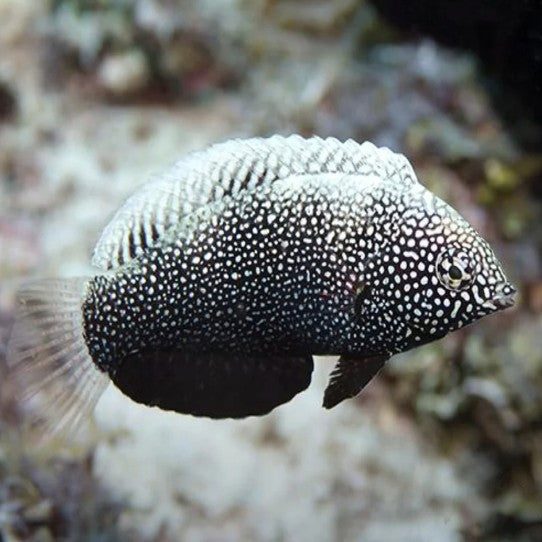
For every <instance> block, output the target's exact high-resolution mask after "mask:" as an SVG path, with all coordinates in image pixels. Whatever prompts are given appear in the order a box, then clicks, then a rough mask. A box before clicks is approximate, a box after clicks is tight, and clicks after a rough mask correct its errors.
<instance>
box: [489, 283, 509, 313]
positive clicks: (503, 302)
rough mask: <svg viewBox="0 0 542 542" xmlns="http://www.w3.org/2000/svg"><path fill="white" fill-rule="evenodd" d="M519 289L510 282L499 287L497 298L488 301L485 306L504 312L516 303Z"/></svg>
mask: <svg viewBox="0 0 542 542" xmlns="http://www.w3.org/2000/svg"><path fill="white" fill-rule="evenodd" d="M516 293H517V289H516V288H515V287H514V286H513V285H512V284H510V283H509V282H504V283H502V284H500V285H499V286H497V288H496V291H495V296H494V297H493V298H492V299H490V300H489V301H486V303H485V305H487V306H488V307H489V308H494V309H495V310H502V309H507V308H509V307H512V306H513V305H514V303H515V301H516Z"/></svg>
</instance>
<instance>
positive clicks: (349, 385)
mask: <svg viewBox="0 0 542 542" xmlns="http://www.w3.org/2000/svg"><path fill="white" fill-rule="evenodd" d="M388 359H389V355H387V354H379V355H375V356H370V357H366V358H362V359H352V358H348V357H345V356H341V357H340V359H339V361H338V362H337V365H335V368H334V369H333V371H332V372H331V376H330V379H329V384H328V385H327V388H326V391H325V393H324V404H323V406H324V407H325V408H333V407H334V406H335V405H338V404H339V403H340V402H342V401H344V400H345V399H349V398H350V397H354V396H356V395H357V394H358V393H359V392H360V391H361V390H362V389H363V388H364V387H365V386H366V385H367V384H368V383H369V382H370V381H371V379H372V378H373V377H374V376H375V375H376V374H377V373H378V371H380V369H382V367H383V366H384V363H386V361H387V360H388Z"/></svg>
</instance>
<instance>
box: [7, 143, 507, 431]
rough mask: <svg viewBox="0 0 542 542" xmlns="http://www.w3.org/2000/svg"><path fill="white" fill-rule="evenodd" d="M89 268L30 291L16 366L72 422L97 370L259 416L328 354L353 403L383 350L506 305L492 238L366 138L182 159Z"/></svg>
mask: <svg viewBox="0 0 542 542" xmlns="http://www.w3.org/2000/svg"><path fill="white" fill-rule="evenodd" d="M93 263H94V264H95V265H96V266H97V267H100V268H101V269H102V270H103V271H102V272H101V273H99V274H97V275H96V276H94V277H91V278H83V279H68V280H54V281H43V282H37V283H31V284H29V285H28V286H27V287H25V288H24V289H23V290H22V292H21V305H20V312H19V316H18V319H17V322H16V325H15V329H14V333H13V338H12V341H11V361H12V366H13V369H14V373H15V376H16V377H17V376H19V377H20V380H21V381H22V382H23V384H24V385H25V386H26V387H27V389H28V390H29V392H30V393H37V395H38V396H41V397H50V398H51V399H52V401H51V402H50V403H49V404H50V405H51V407H50V410H47V406H45V407H44V410H43V413H44V415H45V416H46V417H47V416H48V417H50V418H52V419H55V418H56V419H58V418H59V417H60V421H61V422H62V423H63V424H67V425H70V424H73V423H75V421H76V420H77V418H78V417H79V416H80V415H82V414H84V413H85V412H88V411H89V410H90V409H92V408H93V406H94V404H95V402H96V401H97V398H98V397H99V395H100V393H101V392H102V391H103V389H104V387H105V385H106V384H107V382H108V381H109V380H112V381H113V382H114V383H115V385H117V386H118V387H119V388H120V389H121V390H122V391H123V392H124V393H125V394H126V395H128V396H130V397H131V398H132V399H134V400H135V401H138V402H140V403H144V404H147V405H154V406H158V407H161V408H163V409H167V410H174V411H177V412H182V413H190V414H194V415H200V416H210V417H214V418H225V417H244V416H249V415H261V414H265V413H267V412H269V411H270V410H272V409H273V408H274V407H276V406H277V405H279V404H282V403H284V402H287V401H289V400H290V399H291V398H292V397H293V396H294V395H296V394H297V393H299V392H300V391H302V390H304V389H305V388H306V387H307V386H308V384H309V382H310V379H311V373H312V369H313V356H314V355H321V354H334V355H339V356H340V359H339V362H338V364H337V366H336V368H335V369H334V371H333V373H332V375H331V379H330V383H329V385H328V388H327V389H326V392H325V396H324V406H325V407H328V408H330V407H332V406H334V405H336V404H337V403H339V402H341V401H342V400H343V399H345V398H348V397H352V396H354V395H356V394H357V393H359V391H360V390H361V389H362V388H363V387H364V386H365V385H366V384H367V383H368V382H369V381H370V380H371V378H372V377H373V376H374V375H375V374H376V373H377V372H378V371H379V370H380V368H381V367H382V366H383V365H384V363H385V362H386V360H388V359H389V358H390V356H392V355H393V354H396V353H398V352H403V351H405V350H408V349H410V348H413V347H415V346H418V345H421V344H424V343H427V342H430V341H433V340H435V339H438V338H440V337H443V336H444V335H446V334H447V333H449V332H451V331H453V330H455V329H458V328H460V327H462V326H465V325H467V324H470V323H472V322H474V321H475V320H477V319H479V318H481V317H482V316H485V315H487V314H490V313H493V312H496V311H498V310H501V309H504V308H506V307H509V306H510V305H512V304H513V295H514V292H515V291H514V288H513V287H512V286H511V285H510V283H509V282H508V281H507V279H506V277H505V275H504V273H503V270H502V268H501V265H500V264H499V262H498V261H497V259H496V257H495V255H494V254H493V252H492V250H491V248H490V247H489V245H488V244H487V243H486V242H485V241H484V240H483V239H482V238H481V237H480V235H479V234H478V233H476V231H474V229H473V228H472V227H471V226H470V225H469V224H468V223H467V222H466V221H465V220H464V219H463V218H462V217H461V216H460V215H459V214H458V213H457V212H456V211H455V210H454V209H452V208H451V207H450V206H449V205H447V204H446V203H445V202H444V201H442V200H440V199H439V198H437V197H436V196H435V195H434V194H432V193H431V192H430V191H428V190H427V189H425V188H424V187H423V186H422V185H421V184H420V183H419V182H418V180H417V178H416V175H415V173H414V171H413V169H412V167H411V166H410V164H409V162H408V160H407V159H406V158H405V157H404V156H402V155H400V154H395V153H393V152H391V151H390V150H388V149H385V148H380V149H379V148H377V147H375V146H374V145H372V144H371V143H363V144H361V145H360V144H358V143H356V142H354V141H351V140H349V141H346V142H344V143H342V142H340V141H338V140H336V139H331V138H330V139H320V138H317V137H313V138H310V139H303V138H301V137H299V136H291V137H287V138H284V137H279V136H274V137H272V138H269V139H248V140H236V141H231V142H227V143H223V144H219V145H215V146H213V147H211V148H209V149H208V150H206V151H202V152H199V153H194V154H192V155H190V156H188V157H187V158H185V159H184V160H181V161H180V162H179V163H178V164H176V165H175V166H174V167H173V168H172V169H171V170H170V171H168V172H167V173H166V174H164V175H163V176H162V177H160V178H158V179H155V180H154V181H151V182H149V183H148V184H147V185H145V186H144V187H143V188H142V189H141V190H140V191H139V192H137V193H136V194H135V195H134V196H132V197H131V198H130V199H129V200H128V201H127V202H126V203H125V204H124V206H123V207H122V208H121V209H120V210H119V211H118V212H117V214H116V215H115V216H114V217H113V219H112V221H111V222H110V224H109V225H108V226H107V227H106V228H105V230H104V232H103V234H102V236H101V238H100V240H99V242H98V244H97V246H96V249H95V252H94V258H93Z"/></svg>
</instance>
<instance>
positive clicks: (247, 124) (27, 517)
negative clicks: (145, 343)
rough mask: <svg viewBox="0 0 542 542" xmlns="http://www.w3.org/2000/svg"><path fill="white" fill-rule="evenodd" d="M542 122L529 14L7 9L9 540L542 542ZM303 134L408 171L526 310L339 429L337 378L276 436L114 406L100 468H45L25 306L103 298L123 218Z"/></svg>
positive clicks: (278, 2)
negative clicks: (67, 286)
mask: <svg viewBox="0 0 542 542" xmlns="http://www.w3.org/2000/svg"><path fill="white" fill-rule="evenodd" d="M496 4H498V7H495V5H496ZM474 6H475V7H474ZM541 104H542V6H541V5H540V2H538V1H534V0H533V1H529V0H522V1H518V2H504V1H498V2H489V1H488V0H484V1H480V2H476V3H473V2H471V1H467V0H461V1H456V2H453V3H449V2H444V1H441V0H438V1H437V0H435V1H431V2H430V1H428V0H426V1H424V0H415V1H412V2H391V1H387V0H374V2H370V1H369V0H367V1H363V0H198V1H197V2H193V1H189V0H132V1H130V0H110V1H107V0H50V1H42V2H37V1H36V0H0V540H1V541H5V542H8V541H9V542H17V541H36V542H49V541H54V540H62V541H74V542H75V541H86V542H98V541H99V542H113V541H114V542H116V541H124V540H130V541H134V542H151V541H152V542H170V541H180V540H182V541H189V542H207V541H216V542H222V541H239V540H247V541H248V540H254V541H266V542H267V541H268V542H275V541H276V542H279V541H285V542H289V541H295V542H304V541H311V542H319V541H322V542H327V541H338V542H343V541H344V542H350V541H352V542H354V541H363V542H373V541H374V542H377V541H378V542H380V541H384V540H385V541H387V542H410V541H412V542H425V541H431V542H441V541H442V542H455V541H466V542H470V541H472V542H474V541H494V542H497V541H502V542H505V541H512V540H513V541H516V540H517V541H539V540H542V267H541V266H542V258H541V254H542V144H541V142H542V109H541ZM291 132H299V133H302V134H305V135H309V134H313V133H314V134H318V135H320V136H336V137H338V138H341V139H345V138H354V139H356V140H358V141H362V140H365V139H369V140H371V141H373V142H374V143H376V144H378V145H386V146H389V147H390V148H392V149H394V150H396V151H400V152H403V153H404V154H406V155H407V156H408V157H409V158H410V159H411V161H412V163H413V165H414V167H415V169H416V171H417V173H418V176H419V177H420V179H421V181H422V182H423V183H424V184H426V185H427V186H429V187H430V188H431V189H432V190H433V191H435V192H436V193H437V194H439V195H440V196H441V197H443V198H444V199H445V200H446V201H448V202H449V203H451V204H452V205H454V206H455V207H456V208H458V209H459V210H460V212H461V213H462V214H463V215H464V216H465V217H466V218H467V219H468V220H469V221H470V222H471V223H472V224H473V225H475V227H476V228H477V229H478V230H480V231H481V232H482V233H483V234H484V236H485V237H486V238H487V239H488V240H489V241H490V243H491V244H492V246H493V247H494V249H495V250H496V252H497V253H498V255H499V256H500V258H501V259H502V261H503V262H504V263H505V267H506V268H507V271H508V273H509V275H510V276H511V277H512V278H513V279H514V281H515V283H516V285H517V286H518V288H519V290H520V299H519V302H518V304H517V306H516V307H515V308H514V309H512V310H509V311H506V312H505V313H501V314H499V315H496V316H493V317H489V318H487V319H484V320H483V321H481V322H479V323H478V324H476V325H475V326H473V327H472V328H467V329H465V330H462V331H460V332H456V333H454V334H452V335H451V336H448V337H446V338H445V339H444V340H441V341H439V342H437V343H434V344H431V345H428V346H426V347H423V348H421V349H417V350H415V351H413V352H410V353H407V354H404V355H402V356H398V357H397V358H395V359H394V360H393V361H392V362H391V363H389V364H388V366H387V367H386V369H385V371H383V373H382V374H381V375H380V376H379V378H377V379H376V380H375V381H374V382H372V383H371V385H370V386H369V387H368V389H366V390H365V391H364V393H363V394H362V395H361V396H360V397H359V398H358V399H356V400H355V401H350V402H348V403H343V404H342V405H341V406H340V407H338V408H336V409H334V410H332V411H330V412H327V411H323V410H322V409H321V407H320V401H321V397H322V390H323V388H324V385H325V381H326V378H327V373H328V372H329V370H330V369H331V367H332V363H333V361H332V360H326V359H322V360H319V361H320V362H319V363H317V365H318V368H317V370H316V371H315V375H314V379H313V384H312V385H311V387H310V388H309V390H307V392H305V393H304V394H302V395H300V396H298V397H297V398H296V399H295V400H294V401H292V402H291V403H290V404H287V405H284V406H282V407H280V408H278V409H276V410H275V411H274V412H272V413H271V414H270V415H269V416H266V417H264V418H261V419H247V420H243V421H240V422H233V421H224V422H216V421H211V420H205V419H195V418H191V417H188V416H178V415H174V414H170V413H164V412H160V411H157V410H155V409H146V408H144V407H140V406H138V405H135V404H134V403H132V402H131V401H129V400H128V399H127V398H125V397H123V396H122V395H121V394H120V392H118V391H116V390H115V389H113V388H110V389H109V390H108V391H107V392H106V395H105V396H104V397H103V399H102V400H101V401H100V403H99V405H98V407H97V410H96V415H95V420H94V421H93V423H92V425H91V427H89V428H88V431H87V432H86V433H85V438H84V439H83V441H82V442H79V443H77V444H69V443H66V442H57V443H55V444H51V445H49V446H35V445H31V444H29V442H30V441H29V440H28V439H27V437H26V436H24V431H22V430H21V428H23V427H24V426H25V419H24V417H23V415H22V413H21V409H20V392H18V391H17V390H15V389H13V388H12V387H11V386H10V384H9V381H8V380H7V368H6V363H5V357H6V345H7V339H8V336H9V332H10V327H11V324H12V321H13V314H14V306H15V293H16V288H17V285H18V284H19V283H20V282H21V281H22V280H24V278H26V277H44V276H69V275H80V274H89V273H92V269H91V268H90V267H89V255H90V253H91V251H92V248H93V244H94V242H95V241H96V239H97V237H98V235H99V232H100V231H101V229H102V228H103V226H104V225H105V223H106V221H107V219H108V217H109V216H110V215H111V213H112V212H113V211H114V210H115V209H116V208H117V207H118V206H119V205H120V203H121V202H122V201H123V200H124V198H126V197H127V196H128V195H129V194H131V193H132V192H133V191H134V189H135V188H136V187H137V186H138V185H139V184H141V183H142V182H144V181H145V179H146V178H147V176H148V175H149V174H152V173H153V172H159V171H160V170H161V169H163V168H165V167H166V166H167V165H169V164H171V163H172V162H174V161H175V160H176V159H177V158H179V157H181V156H182V155H184V154H185V153H186V152H188V151H190V150H193V149H197V148H202V147H204V146H206V145H208V144H210V143H213V142H216V141H220V140H225V139H228V138H231V137H235V136H252V135H270V134H273V133H283V134H287V133H291Z"/></svg>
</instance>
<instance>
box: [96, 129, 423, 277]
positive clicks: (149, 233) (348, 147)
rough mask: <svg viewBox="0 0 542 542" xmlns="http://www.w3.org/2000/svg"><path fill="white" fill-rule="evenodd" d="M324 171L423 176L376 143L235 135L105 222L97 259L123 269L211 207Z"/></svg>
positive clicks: (184, 163) (404, 178)
mask: <svg viewBox="0 0 542 542" xmlns="http://www.w3.org/2000/svg"><path fill="white" fill-rule="evenodd" d="M320 173H349V174H357V175H359V177H360V182H364V179H365V178H369V177H370V178H373V179H374V176H375V175H376V176H377V177H379V178H381V179H382V180H383V181H385V180H388V181H392V182H399V183H408V184H415V183H417V182H418V181H417V179H416V175H415V173H414V171H413V169H412V167H411V165H410V163H409V162H408V160H407V159H406V158H405V157H404V156H403V155H401V154H396V153H394V152H392V151H390V150H389V149H387V148H377V147H375V146H374V145H373V144H372V143H370V142H364V143H362V144H359V143H356V142H355V141H353V140H351V139H350V140H348V141H345V142H341V141H339V140H337V139H335V138H327V139H322V138H319V137H311V138H309V139H305V138H303V137H301V136H298V135H292V136H289V137H283V136H273V137H270V138H268V139H263V138H252V139H245V140H233V141H228V142H226V143H220V144H217V145H214V146H212V147H210V148H209V149H207V150H204V151H200V152H195V153H193V154H190V155H189V156H187V157H186V158H184V159H182V160H180V161H179V162H177V164H175V165H174V166H173V167H172V168H171V169H170V170H168V171H166V172H165V173H164V174H163V175H162V176H161V177H159V178H158V179H156V180H153V181H150V182H148V183H147V184H145V185H144V186H143V187H142V188H141V189H140V190H139V191H138V192H136V193H135V194H134V195H133V196H131V197H130V198H129V199H128V200H127V201H126V202H125V204H124V205H123V206H122V207H121V208H120V209H119V210H118V211H117V213H116V214H115V215H114V217H113V219H112V220H111V222H110V223H109V224H108V225H107V226H106V227H105V229H104V231H103V233H102V235H101V237H100V239H99V240H98V243H97V244H96V247H95V249H94V254H93V259H92V263H93V265H95V266H97V267H100V268H102V269H111V268H115V267H119V266H121V265H123V264H125V263H127V262H129V261H130V260H131V259H132V258H134V257H136V256H137V255H139V254H141V253H142V252H143V251H144V250H145V248H146V247H149V246H153V245H155V244H156V243H157V241H158V240H159V239H160V238H161V237H162V236H163V235H164V233H165V232H166V231H167V230H168V229H169V228H170V227H172V226H175V224H177V223H178V222H179V219H180V218H181V217H183V216H187V215H189V214H190V213H192V212H193V211H195V210H196V209H198V208H200V207H202V206H204V205H207V204H209V203H213V202H216V201H219V200H220V199H222V198H223V197H225V196H229V197H234V198H235V197H236V196H237V195H239V194H241V193H243V192H245V191H250V190H254V189H255V188H257V187H261V186H265V185H267V184H269V183H272V182H274V181H275V180H277V179H284V178H285V177H288V176H292V175H296V176H297V175H299V176H303V175H316V174H320Z"/></svg>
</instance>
